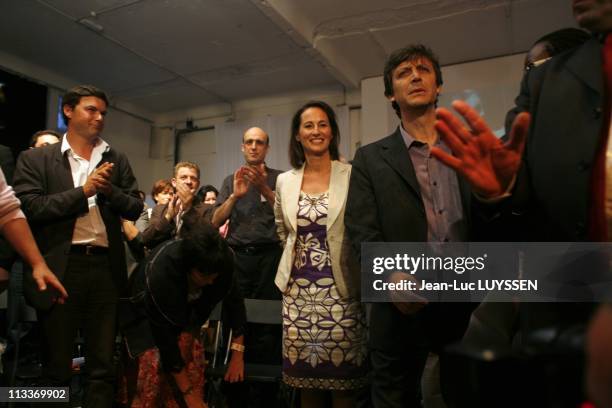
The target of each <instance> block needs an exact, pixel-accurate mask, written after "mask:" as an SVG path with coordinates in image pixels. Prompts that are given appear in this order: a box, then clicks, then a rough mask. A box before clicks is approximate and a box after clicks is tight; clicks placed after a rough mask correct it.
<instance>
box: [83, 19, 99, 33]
mask: <svg viewBox="0 0 612 408" xmlns="http://www.w3.org/2000/svg"><path fill="white" fill-rule="evenodd" d="M79 23H81V24H83V25H84V26H85V27H87V28H89V29H90V30H93V31H95V32H97V33H101V32H102V31H104V27H102V26H101V25H100V24H98V23H96V22H95V21H91V20H90V19H88V18H83V19H81V20H79Z"/></svg>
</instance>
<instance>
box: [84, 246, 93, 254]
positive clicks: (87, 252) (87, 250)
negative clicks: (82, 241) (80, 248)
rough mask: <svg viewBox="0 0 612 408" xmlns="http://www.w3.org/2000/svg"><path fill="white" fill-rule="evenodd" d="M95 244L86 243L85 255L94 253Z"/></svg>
mask: <svg viewBox="0 0 612 408" xmlns="http://www.w3.org/2000/svg"><path fill="white" fill-rule="evenodd" d="M93 249H94V247H93V245H85V255H93Z"/></svg>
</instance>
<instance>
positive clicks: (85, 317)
mask: <svg viewBox="0 0 612 408" xmlns="http://www.w3.org/2000/svg"><path fill="white" fill-rule="evenodd" d="M107 106H108V99H107V97H106V95H105V94H104V92H103V91H101V90H99V89H97V88H95V87H93V86H90V85H83V86H77V87H74V88H72V89H71V90H69V91H68V92H67V93H66V94H65V95H64V97H63V106H62V109H63V115H64V120H65V121H66V123H67V127H68V129H67V132H66V135H65V136H64V137H63V139H62V141H61V143H57V144H54V145H49V146H44V147H40V148H37V149H31V150H27V151H25V152H23V153H22V154H21V156H20V157H19V160H18V162H17V169H16V172H15V180H14V187H15V191H16V193H17V195H18V197H19V198H20V199H21V202H22V205H23V210H24V212H25V213H26V215H27V217H28V221H29V222H30V225H31V226H32V229H33V231H34V235H35V238H36V241H37V243H38V245H39V247H40V249H41V252H42V253H43V255H44V257H45V259H46V261H47V263H48V264H49V267H50V268H51V269H52V270H53V272H54V273H55V274H56V275H57V276H58V278H59V279H60V280H61V282H62V283H63V285H64V286H65V288H66V290H67V291H68V296H69V297H68V299H67V300H66V302H65V303H64V304H57V303H53V302H52V299H51V297H50V296H49V295H47V294H46V293H41V292H38V291H36V289H35V286H34V283H33V282H32V280H31V279H26V280H25V282H24V292H25V294H26V298H27V299H28V300H29V301H30V302H31V304H32V305H33V306H35V307H36V308H37V312H38V318H39V321H40V323H41V327H42V331H43V339H42V340H43V377H44V381H45V382H46V384H45V385H51V386H60V385H61V386H66V385H68V383H69V382H70V378H71V375H72V371H71V360H72V352H73V349H74V339H75V336H76V331H77V328H79V327H80V328H82V329H83V332H84V335H85V339H86V344H85V350H86V355H85V359H86V365H85V367H86V371H87V372H86V374H87V376H86V378H87V379H88V385H87V388H86V393H85V397H84V401H83V402H84V406H86V407H109V406H111V405H112V401H113V395H114V381H115V368H114V366H113V350H114V339H115V326H116V323H115V322H116V308H117V302H118V298H119V293H120V291H121V290H122V289H123V287H124V286H125V283H126V280H127V272H126V264H125V253H124V246H123V239H122V234H121V218H125V219H129V220H135V219H136V218H138V216H139V215H140V212H141V211H142V207H143V203H142V200H141V199H140V197H139V195H138V191H137V190H138V187H137V184H136V180H135V178H134V175H133V174H132V170H131V168H130V165H129V163H128V160H127V158H126V157H125V155H123V154H121V153H119V152H117V151H116V150H114V149H112V148H111V147H110V146H109V145H108V144H107V143H106V142H105V141H104V140H102V139H101V138H100V134H101V132H102V130H103V128H104V117H105V115H106V112H107ZM25 276H26V277H29V276H30V274H25Z"/></svg>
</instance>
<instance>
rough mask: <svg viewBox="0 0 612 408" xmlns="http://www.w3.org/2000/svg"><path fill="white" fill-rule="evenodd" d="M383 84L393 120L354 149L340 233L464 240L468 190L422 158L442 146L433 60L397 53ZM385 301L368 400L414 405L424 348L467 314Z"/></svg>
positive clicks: (359, 237) (375, 326)
mask: <svg viewBox="0 0 612 408" xmlns="http://www.w3.org/2000/svg"><path fill="white" fill-rule="evenodd" d="M384 81H385V95H386V96H387V98H388V99H389V100H390V102H391V104H392V106H393V108H394V109H395V111H396V113H397V115H398V116H399V117H400V119H401V125H400V126H399V127H398V129H397V130H396V131H395V132H394V133H393V134H391V135H390V136H388V137H386V138H384V139H382V140H380V141H378V142H375V143H372V144H369V145H367V146H364V147H362V148H360V149H359V150H358V151H357V152H356V154H355V158H354V160H353V163H352V164H353V169H352V173H351V180H350V187H349V193H348V198H347V205H346V212H345V224H346V231H347V235H348V236H349V238H350V240H351V241H352V244H353V246H354V248H355V250H356V251H357V252H358V253H360V252H361V243H365V242H427V241H435V242H444V241H451V242H452V241H464V240H467V239H468V237H469V230H470V223H471V221H470V217H469V211H467V210H468V209H469V208H470V191H469V189H467V188H465V187H466V186H465V185H464V184H463V182H462V181H461V180H460V179H459V178H458V177H457V176H456V175H455V174H454V172H452V171H448V169H446V168H445V167H444V166H441V165H440V163H437V162H436V160H434V159H433V158H432V157H431V155H430V150H431V148H432V147H433V146H441V147H443V148H445V147H444V146H442V145H441V144H440V141H439V138H438V135H437V133H436V131H435V128H434V122H435V116H434V112H435V105H436V102H437V98H438V94H439V92H440V90H441V86H442V72H441V71H440V66H439V63H438V60H437V58H436V57H435V55H434V54H433V53H432V52H431V50H429V49H428V48H427V47H424V46H422V45H414V46H409V47H406V48H403V49H400V50H397V51H395V52H394V53H393V54H391V56H390V57H389V59H388V60H387V63H386V65H385V71H384ZM402 278H406V277H405V276H404V277H402ZM393 300H394V302H393V303H391V302H388V303H374V304H372V309H371V317H370V357H371V363H372V403H373V405H374V406H375V407H419V406H420V379H421V373H422V372H423V368H424V366H425V362H426V359H427V356H428V353H429V351H434V352H439V351H440V350H441V349H442V347H443V345H444V344H446V343H448V342H449V341H452V340H456V339H458V338H460V336H461V335H462V334H463V330H464V329H465V327H466V325H467V321H468V319H469V311H468V312H466V311H464V310H462V309H463V307H456V306H452V307H450V308H448V309H447V310H445V308H444V305H441V304H430V305H425V302H419V301H416V302H402V301H401V299H393ZM459 310H461V312H460V313H457V312H458V311H459Z"/></svg>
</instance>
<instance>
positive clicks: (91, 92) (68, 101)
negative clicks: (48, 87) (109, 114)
mask: <svg viewBox="0 0 612 408" xmlns="http://www.w3.org/2000/svg"><path fill="white" fill-rule="evenodd" d="M84 96H94V97H96V98H99V99H102V100H103V101H104V103H105V104H106V106H108V97H107V96H106V94H105V93H104V91H103V90H101V89H99V88H96V87H95V86H93V85H77V86H75V87H74V88H71V89H69V90H68V92H66V93H65V94H64V96H62V117H63V118H64V123H65V124H66V125H68V122H69V121H70V119H69V118H68V116H66V114H65V113H64V106H66V105H68V106H70V107H71V108H72V109H74V107H75V106H77V105H78V104H79V102H80V101H81V98H83V97H84Z"/></svg>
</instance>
